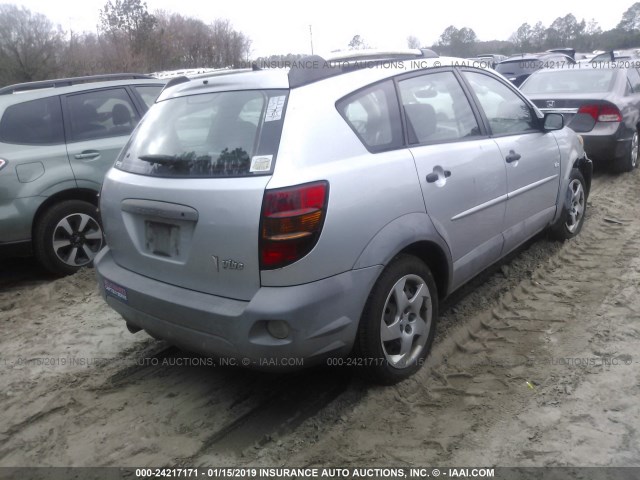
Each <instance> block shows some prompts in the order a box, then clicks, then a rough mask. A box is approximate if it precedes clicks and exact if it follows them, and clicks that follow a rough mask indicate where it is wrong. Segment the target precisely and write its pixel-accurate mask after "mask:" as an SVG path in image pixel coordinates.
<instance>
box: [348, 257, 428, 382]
mask: <svg viewBox="0 0 640 480" xmlns="http://www.w3.org/2000/svg"><path fill="white" fill-rule="evenodd" d="M437 316H438V295H437V289H436V285H435V281H434V279H433V276H432V275H431V272H430V271H429V268H428V267H427V266H426V265H425V264H424V262H422V261H421V260H420V259H418V258H416V257H414V256H411V255H399V256H398V257H396V258H395V259H394V260H393V261H392V262H391V263H390V264H389V265H388V266H387V268H386V269H385V270H384V271H383V273H382V275H381V276H380V278H379V279H378V281H377V282H376V284H375V285H374V287H373V289H372V291H371V294H370V295H369V299H368V301H367V304H366V306H365V308H364V311H363V314H362V318H361V320H360V325H359V328H358V337H357V339H356V345H355V350H354V354H355V356H356V362H355V363H356V364H357V365H359V367H360V369H361V371H362V373H363V374H364V375H365V376H367V377H368V378H369V379H370V380H373V381H374V382H376V383H380V384H383V385H392V384H395V383H397V382H399V381H401V380H404V379H405V378H408V377H409V376H411V375H413V374H414V373H415V372H417V371H418V370H419V369H420V367H421V366H422V364H423V363H424V360H425V358H426V357H427V355H428V353H429V350H430V349H431V344H432V343H433V337H434V334H435V324H436V319H437Z"/></svg>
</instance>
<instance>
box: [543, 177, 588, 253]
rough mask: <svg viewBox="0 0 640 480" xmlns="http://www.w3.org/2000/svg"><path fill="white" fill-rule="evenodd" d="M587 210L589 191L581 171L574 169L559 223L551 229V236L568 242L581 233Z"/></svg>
mask: <svg viewBox="0 0 640 480" xmlns="http://www.w3.org/2000/svg"><path fill="white" fill-rule="evenodd" d="M586 210H587V190H586V188H585V182H584V177H583V176H582V173H580V170H578V169H577V168H574V169H573V170H571V176H570V177H569V186H568V188H567V198H566V199H565V201H564V204H563V205H562V213H561V214H560V218H559V219H558V221H557V222H556V223H555V224H554V225H553V226H552V227H551V236H552V237H553V238H555V239H556V240H568V239H570V238H573V237H575V236H576V235H578V233H580V230H581V229H582V224H583V223H584V214H585V213H586Z"/></svg>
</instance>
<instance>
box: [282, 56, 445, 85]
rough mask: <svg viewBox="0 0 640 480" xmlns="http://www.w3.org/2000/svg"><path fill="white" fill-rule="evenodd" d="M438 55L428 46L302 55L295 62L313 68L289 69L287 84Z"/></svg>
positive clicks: (300, 83)
mask: <svg viewBox="0 0 640 480" xmlns="http://www.w3.org/2000/svg"><path fill="white" fill-rule="evenodd" d="M438 57H439V55H438V54H437V53H436V52H434V51H433V50H430V49H428V48H422V49H417V48H416V49H405V50H358V51H355V52H354V51H349V52H339V53H337V54H336V55H330V56H328V57H327V58H323V57H321V56H319V55H310V56H308V57H303V58H301V59H300V60H298V61H297V62H296V64H300V65H313V67H314V68H296V67H292V68H291V69H290V70H289V74H288V77H289V86H290V87H291V88H296V87H301V86H302V85H307V84H309V83H314V82H317V81H320V80H324V79H325V78H330V77H333V76H336V75H340V74H341V73H346V72H351V71H353V70H359V69H362V68H365V67H367V66H370V65H371V64H372V63H384V62H392V61H403V60H416V59H419V58H438Z"/></svg>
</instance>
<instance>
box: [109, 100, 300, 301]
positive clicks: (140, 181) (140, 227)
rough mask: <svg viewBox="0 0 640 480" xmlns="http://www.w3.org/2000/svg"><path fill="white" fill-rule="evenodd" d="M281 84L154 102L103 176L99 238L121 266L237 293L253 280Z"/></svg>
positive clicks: (250, 288) (247, 292)
mask: <svg viewBox="0 0 640 480" xmlns="http://www.w3.org/2000/svg"><path fill="white" fill-rule="evenodd" d="M286 100H287V91H286V90H264V91H261V90H251V91H232V92H218V93H207V94H200V95H191V96H187V97H178V98H173V99H169V100H165V101H163V102H160V103H158V104H156V105H154V106H153V107H152V108H151V109H150V110H149V112H148V113H147V115H146V116H145V119H144V120H143V121H142V122H141V124H140V126H139V128H138V129H137V130H136V132H135V133H134V135H133V136H132V139H131V140H130V142H129V144H128V145H127V146H126V147H125V149H124V150H123V151H122V153H121V155H120V157H119V158H118V161H117V162H116V167H115V168H114V169H112V170H111V171H110V172H109V175H108V176H107V179H106V181H105V184H104V189H103V193H102V199H101V209H102V215H103V222H104V227H105V232H106V235H107V243H108V244H109V247H110V248H111V250H112V252H113V256H114V259H115V261H116V263H118V264H119V265H121V266H122V267H123V268H126V269H129V270H132V271H135V272H137V273H139V274H141V275H144V276H147V277H150V278H154V279H157V280H160V281H162V282H165V283H169V284H172V285H176V286H180V287H184V288H188V289H192V290H196V291H200V292H204V293H209V294H214V295H219V296H223V297H228V298H234V299H239V300H249V299H251V297H252V296H253V295H254V294H255V292H256V291H257V290H258V288H259V287H260V269H259V258H258V255H259V252H258V239H259V228H260V212H261V206H262V198H263V194H264V190H265V187H266V185H267V183H268V182H269V179H270V178H271V174H272V172H273V167H274V162H275V159H276V156H277V150H278V144H279V139H280V134H281V131H282V123H283V120H284V108H285V105H286Z"/></svg>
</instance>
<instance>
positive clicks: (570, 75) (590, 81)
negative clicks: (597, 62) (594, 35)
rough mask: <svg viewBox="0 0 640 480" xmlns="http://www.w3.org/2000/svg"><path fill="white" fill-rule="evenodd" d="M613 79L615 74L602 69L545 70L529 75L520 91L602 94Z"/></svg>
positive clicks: (610, 86)
mask: <svg viewBox="0 0 640 480" xmlns="http://www.w3.org/2000/svg"><path fill="white" fill-rule="evenodd" d="M614 78H615V72H614V71H613V70H608V69H604V68H598V69H571V70H545V71H540V72H537V73H535V74H534V75H531V76H530V77H529V78H528V79H527V80H526V81H525V83H524V84H523V85H522V87H520V90H522V92H524V93H527V94H530V93H573V92H576V93H582V92H585V93H587V92H589V93H603V92H608V91H610V90H611V89H612V88H613V81H614ZM639 80H640V78H639Z"/></svg>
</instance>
